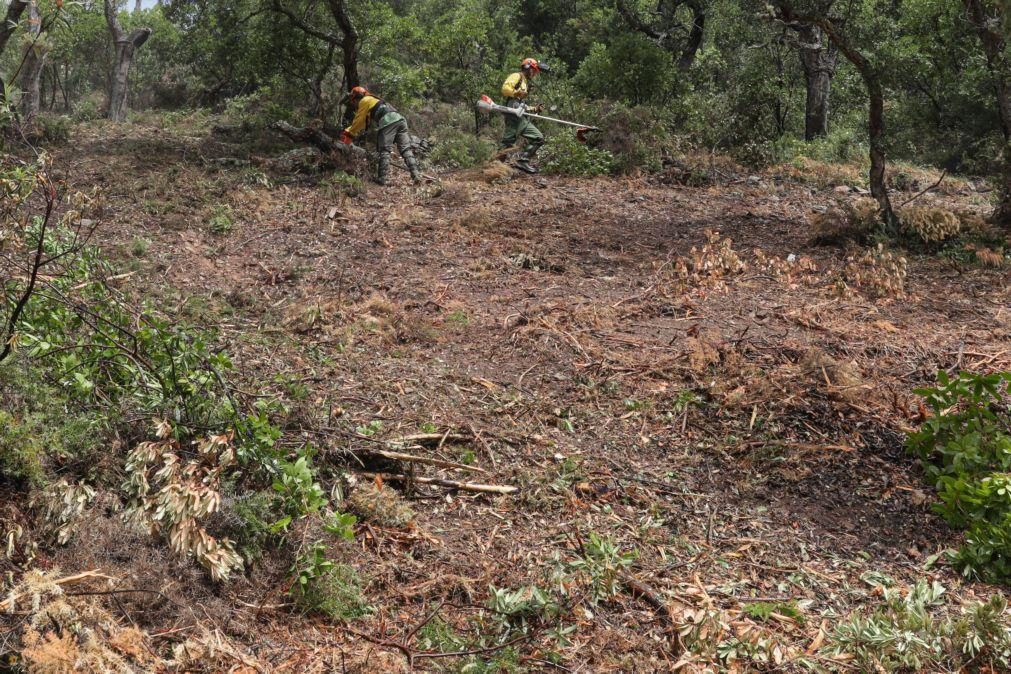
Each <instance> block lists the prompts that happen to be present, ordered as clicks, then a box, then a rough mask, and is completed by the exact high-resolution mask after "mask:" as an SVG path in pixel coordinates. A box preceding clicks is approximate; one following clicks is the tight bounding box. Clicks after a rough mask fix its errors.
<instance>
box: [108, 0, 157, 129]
mask: <svg viewBox="0 0 1011 674" xmlns="http://www.w3.org/2000/svg"><path fill="white" fill-rule="evenodd" d="M105 20H106V23H108V24H109V32H110V33H112V41H113V44H115V46H116V63H115V65H114V66H113V70H112V86H111V88H110V90H109V115H108V117H109V119H111V120H112V121H114V122H122V121H123V120H125V119H126V111H127V93H128V92H129V80H130V66H131V65H132V64H133V56H134V53H135V52H136V51H137V49H138V48H139V47H140V46H141V45H143V44H144V43H145V42H147V39H148V38H149V37H151V29H150V28H135V29H134V30H132V31H130V33H129V34H127V33H126V31H125V30H123V26H122V25H120V23H119V18H118V17H117V16H116V3H115V2H114V0H105Z"/></svg>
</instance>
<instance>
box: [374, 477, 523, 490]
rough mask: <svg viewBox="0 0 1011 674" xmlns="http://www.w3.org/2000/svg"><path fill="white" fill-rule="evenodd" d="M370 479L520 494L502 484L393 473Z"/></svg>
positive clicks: (515, 488) (514, 488) (513, 488)
mask: <svg viewBox="0 0 1011 674" xmlns="http://www.w3.org/2000/svg"><path fill="white" fill-rule="evenodd" d="M366 475H367V476H369V477H379V478H381V479H383V480H387V481H391V482H407V481H410V482H415V483H417V484H430V485H432V486H435V487H445V488H446V489H459V490H460V491H471V492H477V493H481V494H515V493H517V492H519V487H512V486H509V485H500V484H477V483H475V482H458V481H456V480H444V479H442V478H438V477H418V476H411V475H394V474H392V473H366Z"/></svg>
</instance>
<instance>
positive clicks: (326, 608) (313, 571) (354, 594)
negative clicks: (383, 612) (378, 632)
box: [291, 541, 373, 620]
mask: <svg viewBox="0 0 1011 674" xmlns="http://www.w3.org/2000/svg"><path fill="white" fill-rule="evenodd" d="M291 573H292V576H293V577H294V579H295V582H294V584H293V585H292V588H291V594H292V596H293V597H294V598H295V600H296V601H297V602H298V605H299V606H301V607H302V608H303V609H304V610H306V611H310V612H313V613H320V614H322V615H325V616H327V617H330V618H333V619H336V620H354V619H356V618H361V617H364V616H367V615H369V614H370V613H372V611H373V608H372V607H371V606H370V605H369V604H368V602H367V601H366V599H365V597H364V595H363V594H362V587H361V580H360V579H359V577H358V573H357V572H356V571H355V569H354V567H351V566H348V565H346V564H335V563H334V562H332V561H330V560H329V559H327V556H326V546H325V545H324V544H323V543H321V542H318V541H317V542H316V543H313V544H312V545H310V546H309V548H308V550H306V551H305V552H303V553H302V554H301V555H299V557H298V559H297V560H296V562H295V565H294V566H292V568H291Z"/></svg>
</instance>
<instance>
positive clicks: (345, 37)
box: [271, 0, 361, 90]
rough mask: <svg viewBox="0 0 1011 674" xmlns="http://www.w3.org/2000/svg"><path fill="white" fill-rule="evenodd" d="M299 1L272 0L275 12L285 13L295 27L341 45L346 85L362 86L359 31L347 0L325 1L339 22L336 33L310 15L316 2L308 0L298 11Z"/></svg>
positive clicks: (349, 86)
mask: <svg viewBox="0 0 1011 674" xmlns="http://www.w3.org/2000/svg"><path fill="white" fill-rule="evenodd" d="M297 4H298V3H295V2H282V0H271V8H272V9H273V10H274V11H275V12H277V13H279V14H283V15H284V16H286V17H287V18H288V20H289V21H290V22H291V23H292V25H294V26H295V27H296V28H298V29H299V30H301V31H303V32H304V33H307V34H308V35H311V36H312V37H315V38H317V39H319V40H323V41H324V42H326V43H327V44H329V45H331V46H334V47H339V48H340V50H341V55H342V63H343V66H344V85H345V88H346V89H348V90H350V89H351V88H353V87H357V86H359V85H360V84H361V77H360V76H359V74H358V55H359V52H360V50H361V40H360V38H359V35H358V29H357V28H356V27H355V22H354V20H353V19H352V17H351V12H350V11H349V10H348V6H347V0H324V2H323V4H324V5H325V6H326V10H327V12H328V13H329V15H330V18H331V19H332V20H333V22H334V23H335V24H336V27H337V31H338V32H336V33H335V32H332V31H330V30H327V29H324V28H320V27H319V26H318V25H317V24H316V23H315V22H314V21H313V20H312V18H310V16H309V15H310V13H311V11H312V9H313V8H314V4H315V3H311V2H310V3H308V4H307V5H306V6H305V7H303V8H302V9H301V11H300V12H296V11H295V10H294V9H293V7H294V6H295V5H297Z"/></svg>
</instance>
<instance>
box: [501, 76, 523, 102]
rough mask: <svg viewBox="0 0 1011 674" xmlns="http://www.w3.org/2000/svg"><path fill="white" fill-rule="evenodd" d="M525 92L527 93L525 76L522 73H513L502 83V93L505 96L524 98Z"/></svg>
mask: <svg viewBox="0 0 1011 674" xmlns="http://www.w3.org/2000/svg"><path fill="white" fill-rule="evenodd" d="M527 93H529V91H528V89H527V78H526V77H524V76H523V73H513V74H512V75H510V76H509V77H507V78H506V81H505V83H504V84H503V85H502V95H503V96H505V97H506V98H526V97H527Z"/></svg>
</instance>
